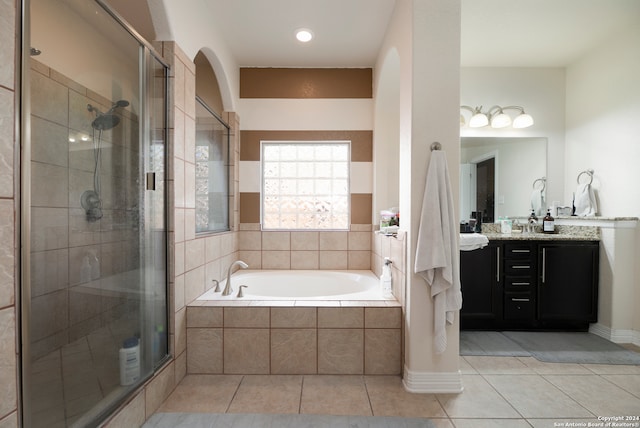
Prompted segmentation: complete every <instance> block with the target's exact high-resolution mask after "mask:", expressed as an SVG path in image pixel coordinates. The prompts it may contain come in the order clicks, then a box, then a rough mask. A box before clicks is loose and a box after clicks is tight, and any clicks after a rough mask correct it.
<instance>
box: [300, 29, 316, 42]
mask: <svg viewBox="0 0 640 428" xmlns="http://www.w3.org/2000/svg"><path fill="white" fill-rule="evenodd" d="M296 39H298V41H300V42H302V43H307V42H310V41H311V39H313V33H312V32H311V30H308V29H306V28H299V29H297V30H296Z"/></svg>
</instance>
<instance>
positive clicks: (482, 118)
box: [469, 112, 489, 128]
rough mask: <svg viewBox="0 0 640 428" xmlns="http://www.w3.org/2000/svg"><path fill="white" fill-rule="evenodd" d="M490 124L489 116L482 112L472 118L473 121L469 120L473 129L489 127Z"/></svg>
mask: <svg viewBox="0 0 640 428" xmlns="http://www.w3.org/2000/svg"><path fill="white" fill-rule="evenodd" d="M488 124H489V119H488V118H487V115H486V114H484V113H480V112H478V113H476V114H474V115H473V116H471V119H470V120H469V126H470V127H472V128H482V127H483V126H487V125H488Z"/></svg>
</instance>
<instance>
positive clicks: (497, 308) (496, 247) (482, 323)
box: [460, 242, 502, 328]
mask: <svg viewBox="0 0 640 428" xmlns="http://www.w3.org/2000/svg"><path fill="white" fill-rule="evenodd" d="M501 250H502V244H497V243H495V242H491V243H489V245H488V246H486V247H484V248H482V249H479V250H473V251H461V252H460V266H461V267H462V266H464V268H461V269H460V287H461V289H462V296H463V302H462V310H461V311H460V324H461V327H462V328H465V326H466V327H473V328H490V327H491V326H494V325H496V323H497V322H499V318H501V315H500V314H501V313H502V287H501V282H502V272H501V267H500V260H501V254H500V253H501Z"/></svg>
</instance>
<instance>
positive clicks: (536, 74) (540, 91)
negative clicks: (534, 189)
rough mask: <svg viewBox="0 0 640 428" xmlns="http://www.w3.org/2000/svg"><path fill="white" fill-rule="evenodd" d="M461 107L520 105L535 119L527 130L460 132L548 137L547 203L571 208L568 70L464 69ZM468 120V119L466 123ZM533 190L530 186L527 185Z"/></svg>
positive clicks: (465, 129)
mask: <svg viewBox="0 0 640 428" xmlns="http://www.w3.org/2000/svg"><path fill="white" fill-rule="evenodd" d="M460 104H461V105H468V106H471V107H477V106H483V107H484V109H483V110H488V109H489V108H491V107H492V106H494V105H500V106H506V105H518V106H522V107H524V109H525V111H526V112H527V113H528V114H530V115H531V116H533V119H534V122H535V123H534V125H533V126H531V127H529V128H524V129H513V128H503V129H493V128H491V127H485V128H468V127H463V128H461V129H460V135H461V136H463V137H475V136H482V137H489V136H491V137H500V136H503V137H546V138H547V139H548V147H547V201H550V202H551V201H560V202H561V203H562V204H564V205H566V203H567V202H568V203H569V205H571V199H569V200H568V201H567V200H566V199H565V197H564V195H565V193H564V145H565V141H564V138H565V136H564V131H565V117H564V115H565V70H564V69H563V68H509V67H503V68H494V67H465V68H462V70H461V73H460ZM468 119H469V117H468V115H467V120H468ZM526 185H527V188H530V185H531V184H530V183H526Z"/></svg>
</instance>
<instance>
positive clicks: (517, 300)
mask: <svg viewBox="0 0 640 428" xmlns="http://www.w3.org/2000/svg"><path fill="white" fill-rule="evenodd" d="M511 301H512V302H528V301H529V299H520V298H518V299H517V298H515V297H512V298H511Z"/></svg>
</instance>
